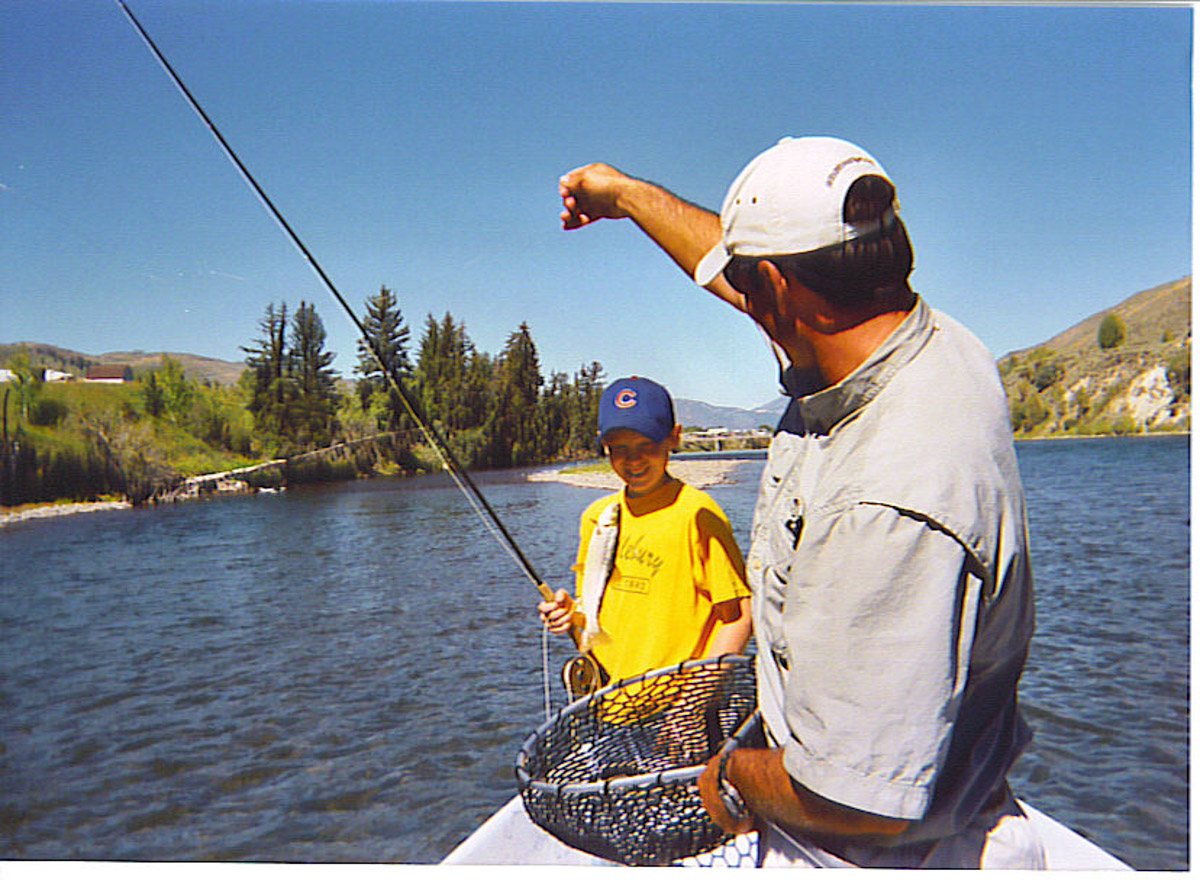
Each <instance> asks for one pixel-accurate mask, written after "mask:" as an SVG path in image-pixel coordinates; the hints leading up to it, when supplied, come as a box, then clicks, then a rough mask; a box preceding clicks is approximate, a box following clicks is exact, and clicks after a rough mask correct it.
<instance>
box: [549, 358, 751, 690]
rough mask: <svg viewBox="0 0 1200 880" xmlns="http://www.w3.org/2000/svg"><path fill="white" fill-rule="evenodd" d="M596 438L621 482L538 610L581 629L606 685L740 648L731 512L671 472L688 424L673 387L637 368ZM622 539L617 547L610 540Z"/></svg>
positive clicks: (558, 624)
mask: <svg viewBox="0 0 1200 880" xmlns="http://www.w3.org/2000/svg"><path fill="white" fill-rule="evenodd" d="M597 421H598V424H599V436H600V442H601V444H602V445H603V447H604V450H605V453H606V454H607V455H608V460H609V464H610V465H611V466H612V469H613V471H614V472H615V473H616V475H617V476H618V477H620V478H621V481H622V482H623V483H624V484H625V488H624V489H623V490H622V491H621V492H618V493H616V494H613V495H608V496H606V497H604V498H601V499H599V500H597V501H595V502H593V503H592V504H591V505H589V506H588V508H587V509H586V510H585V511H584V512H583V516H582V517H581V519H580V525H579V552H578V557H577V562H576V565H575V566H574V570H575V572H576V588H577V594H578V595H579V597H580V602H581V603H582V606H583V607H582V608H577V607H576V602H575V600H573V599H572V598H571V597H570V596H569V595H568V593H567V591H566V590H559V591H558V592H557V593H556V594H555V596H554V600H553V601H547V602H542V603H541V604H539V605H538V611H539V613H540V614H541V616H542V620H543V622H544V623H545V624H546V626H547V627H548V628H549V629H550V630H551V632H556V633H562V632H567V631H568V630H569V629H570V628H571V627H572V625H574V626H575V627H576V628H577V629H578V630H579V631H580V633H581V642H580V647H581V649H583V650H590V651H591V653H592V655H593V656H594V657H595V659H596V660H597V661H598V662H599V663H600V665H601V666H602V667H603V668H604V670H605V672H606V673H607V674H608V676H609V680H610V681H615V680H617V679H621V678H627V677H629V676H631V675H637V674H640V673H643V672H647V671H650V670H653V669H660V668H662V667H665V666H671V665H673V664H675V663H679V662H681V661H684V660H692V659H698V658H702V657H717V656H720V655H721V654H740V653H742V651H743V650H744V649H745V647H746V642H747V640H748V639H749V637H750V629H751V624H750V599H749V595H750V591H749V589H748V588H747V586H746V569H745V563H744V562H743V560H742V554H741V551H740V550H739V549H738V546H737V542H735V541H734V539H733V531H732V529H731V528H730V525H729V520H728V518H727V517H726V516H725V513H724V511H722V510H721V508H720V507H719V506H718V505H717V503H716V502H715V501H713V500H712V498H710V497H709V496H708V494H707V493H705V492H702V491H700V490H699V489H695V488H693V487H692V486H688V485H687V484H685V483H682V482H680V481H679V480H677V479H675V478H674V477H672V476H671V475H670V474H669V473H668V472H667V464H668V461H669V459H670V457H671V452H672V451H673V450H675V449H678V447H679V438H680V433H681V428H680V426H679V425H677V424H676V423H675V407H674V404H673V403H672V401H671V396H670V394H669V393H668V392H667V389H665V388H663V387H662V386H661V385H659V384H658V383H657V382H653V381H651V380H649V379H644V378H640V377H637V376H633V377H630V378H627V379H619V380H617V381H616V382H613V383H612V384H611V385H609V387H608V388H607V389H605V391H604V394H603V395H602V396H601V398H600V409H599V415H598V420H597ZM612 538H615V540H616V547H615V551H614V550H613V549H611V545H609V546H605V541H606V539H607V540H610V541H611V540H612Z"/></svg>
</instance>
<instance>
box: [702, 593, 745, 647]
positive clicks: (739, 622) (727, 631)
mask: <svg viewBox="0 0 1200 880" xmlns="http://www.w3.org/2000/svg"><path fill="white" fill-rule="evenodd" d="M712 614H713V617H715V618H716V619H717V623H716V627H717V631H716V634H715V635H714V636H713V640H712V644H711V645H710V646H709V649H708V655H707V656H709V657H720V656H721V655H722V654H741V653H744V652H745V650H746V643H747V642H749V641H750V631H751V629H752V625H751V622H750V599H749V598H748V597H743V598H741V599H729V600H727V601H725V602H718V603H717V604H716V605H714V606H713V610H712Z"/></svg>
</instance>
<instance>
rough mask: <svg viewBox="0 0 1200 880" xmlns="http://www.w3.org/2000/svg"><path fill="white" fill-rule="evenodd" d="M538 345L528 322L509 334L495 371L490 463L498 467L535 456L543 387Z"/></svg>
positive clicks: (532, 459) (512, 464)
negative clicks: (540, 395) (493, 421)
mask: <svg viewBox="0 0 1200 880" xmlns="http://www.w3.org/2000/svg"><path fill="white" fill-rule="evenodd" d="M542 381H543V380H542V373H541V368H540V366H539V364H538V354H537V346H535V345H534V343H533V337H532V335H531V334H530V332H529V325H528V324H525V323H522V324H521V326H520V328H519V329H518V330H517V331H516V332H515V333H513V334H512V335H511V336H509V337H508V342H507V343H506V344H505V346H504V352H503V353H502V354H501V355H500V360H499V364H498V368H497V370H496V382H495V384H496V396H495V423H494V429H493V432H492V441H493V450H494V456H493V463H494V464H495V465H496V466H497V467H511V466H514V465H516V466H520V465H524V464H528V463H530V462H532V461H534V460H536V458H537V454H538V451H539V450H538V444H537V437H536V430H537V412H538V394H539V391H540V389H541V386H542Z"/></svg>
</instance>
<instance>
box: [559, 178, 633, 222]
mask: <svg viewBox="0 0 1200 880" xmlns="http://www.w3.org/2000/svg"><path fill="white" fill-rule="evenodd" d="M631 183H634V180H633V178H631V177H629V176H627V175H625V174H622V173H621V172H620V171H618V170H617V169H616V168H613V167H612V166H610V165H602V164H599V163H593V164H591V165H584V166H583V167H582V168H576V169H575V170H574V171H568V172H567V173H566V174H564V175H563V176H562V177H560V178H559V179H558V194H559V195H560V196H561V197H562V202H563V210H562V213H561V214H559V217H560V218H561V220H562V225H563V229H578V228H579V227H581V226H587V225H588V224H589V223H595V222H596V221H597V220H603V219H605V218H609V219H618V218H621V217H628V216H629V214H628V213H627V212H626V211H625V210H624V209H623V208H621V207H619V206H618V199H619V198H620V195H621V192H622V190H623V189H624V188H625V187H627V186H628V185H629V184H631Z"/></svg>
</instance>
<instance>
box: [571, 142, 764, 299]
mask: <svg viewBox="0 0 1200 880" xmlns="http://www.w3.org/2000/svg"><path fill="white" fill-rule="evenodd" d="M558 192H559V195H561V196H562V202H563V210H562V213H561V214H560V215H559V216H560V217H561V219H562V225H563V229H578V228H580V227H582V226H587V225H588V224H590V223H595V222H596V221H597V220H603V219H619V218H629V219H630V220H632V221H633V222H634V223H636V224H637V225H638V226H639V227H640V228H641V230H642V231H643V232H645V233H646V235H648V236H649V237H650V239H651V240H653V241H654V242H655V244H657V245H658V246H659V247H661V248H662V249H663V250H664V251H666V253H667V255H668V256H670V258H671V259H672V260H674V261H675V263H676V265H678V266H679V268H680V269H682V270H683V271H684V272H685V273H686V274H687V276H688V277H689V278H691V277H692V276H693V273H694V272H695V270H696V265H697V264H698V263H699V262H700V260H701V259H702V258H703V257H704V255H705V254H707V253H708V252H709V251H710V250H711V249H712V248H713V247H714V246H715V245H716V244H717V243H718V242H720V240H721V221H720V218H719V217H718V216H717V215H716V214H714V213H713V212H712V211H707V210H705V209H704V208H701V207H698V206H696V205H693V204H692V203H691V202H687V201H684V200H683V199H681V198H679V197H678V196H676V195H674V194H672V193H670V192H668V191H667V190H665V189H663V188H662V187H661V186H659V185H657V184H654V183H650V182H649V181H645V180H639V179H638V178H636V177H630V176H629V175H627V174H624V173H622V172H621V171H618V170H617V169H616V168H613V167H612V166H610V165H603V164H599V163H595V164H592V165H584V166H583V167H582V168H576V169H575V170H574V171H569V172H567V173H566V174H564V175H563V176H562V177H561V178H559V182H558ZM707 288H708V290H710V291H711V292H712V293H714V294H716V295H717V296H718V297H720V298H721V299H723V300H724V301H725V302H727V303H729V304H730V305H732V306H733V307H734V308H736V309H738V310H739V311H742V312H744V311H746V298H745V296H743V295H742V294H741V293H739V292H738V291H737V290H735V289H734V288H733V287H731V286H730V285H729V283H728V282H727V281H726V280H725V279H724V277H722V276H720V275H718V276H717V277H716V278H715V279H714V280H713V281H712V282H711V283H710V284H708V285H707Z"/></svg>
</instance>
